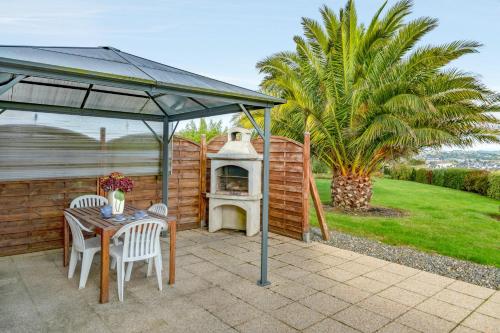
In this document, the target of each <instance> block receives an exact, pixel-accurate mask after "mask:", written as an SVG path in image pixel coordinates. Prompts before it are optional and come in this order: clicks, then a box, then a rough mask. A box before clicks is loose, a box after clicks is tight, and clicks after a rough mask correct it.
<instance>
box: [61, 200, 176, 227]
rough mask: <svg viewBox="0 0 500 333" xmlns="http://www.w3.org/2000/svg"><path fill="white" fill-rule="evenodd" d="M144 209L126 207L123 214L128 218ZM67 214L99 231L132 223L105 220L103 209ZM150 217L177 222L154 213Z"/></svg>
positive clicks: (76, 209) (72, 210)
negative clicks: (102, 214)
mask: <svg viewBox="0 0 500 333" xmlns="http://www.w3.org/2000/svg"><path fill="white" fill-rule="evenodd" d="M139 210H142V209H138V208H135V207H133V206H130V205H125V209H124V210H123V214H124V215H126V216H133V215H134V212H136V211H139ZM65 211H66V212H68V213H70V214H71V215H73V216H74V217H76V218H77V219H78V220H79V221H80V222H81V223H82V224H83V225H85V226H87V227H89V226H91V227H95V228H97V229H99V230H115V231H116V230H118V229H120V228H121V227H123V226H124V225H126V224H128V223H131V222H132V221H127V222H122V223H120V222H115V221H113V220H112V219H111V218H110V219H104V218H102V216H101V207H85V208H66V209H65ZM147 213H148V215H149V216H151V217H153V218H156V219H159V220H162V221H165V222H167V223H168V222H170V221H175V218H174V217H173V216H168V217H165V216H161V215H158V214H155V213H152V212H147Z"/></svg>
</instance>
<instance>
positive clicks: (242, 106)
mask: <svg viewBox="0 0 500 333" xmlns="http://www.w3.org/2000/svg"><path fill="white" fill-rule="evenodd" d="M238 105H239V106H240V109H241V111H243V113H244V114H246V116H247V118H248V120H250V122H251V123H252V125H253V127H254V128H255V130H256V131H257V133H259V135H260V137H261V138H262V139H264V132H262V129H261V128H260V126H259V125H258V124H257V122H256V121H255V118H254V117H253V116H252V114H251V113H250V112H249V111H248V110H247V108H246V107H245V106H244V105H243V104H238Z"/></svg>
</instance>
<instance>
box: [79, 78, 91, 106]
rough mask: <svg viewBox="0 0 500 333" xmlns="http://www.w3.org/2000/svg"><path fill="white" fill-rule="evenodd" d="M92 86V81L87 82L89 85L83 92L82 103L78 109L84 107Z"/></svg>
mask: <svg viewBox="0 0 500 333" xmlns="http://www.w3.org/2000/svg"><path fill="white" fill-rule="evenodd" d="M93 87H94V84H93V83H91V84H89V87H88V88H87V91H86V92H85V96H84V97H83V101H82V104H81V105H80V109H83V108H84V107H85V103H87V98H89V95H90V92H91V91H92V88H93Z"/></svg>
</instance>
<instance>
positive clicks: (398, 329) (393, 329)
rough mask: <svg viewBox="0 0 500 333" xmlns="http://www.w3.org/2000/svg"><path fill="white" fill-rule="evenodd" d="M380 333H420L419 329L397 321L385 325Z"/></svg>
mask: <svg viewBox="0 0 500 333" xmlns="http://www.w3.org/2000/svg"><path fill="white" fill-rule="evenodd" d="M377 332H378V333H418V331H416V330H414V329H413V328H411V327H408V326H405V325H402V324H400V323H396V322H395V321H393V322H391V323H389V324H387V325H385V326H384V327H382V328H381V329H380V330H378V331H377Z"/></svg>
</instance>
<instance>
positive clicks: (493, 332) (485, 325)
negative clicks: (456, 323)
mask: <svg viewBox="0 0 500 333" xmlns="http://www.w3.org/2000/svg"><path fill="white" fill-rule="evenodd" d="M462 325H464V326H467V327H470V328H473V329H476V330H478V331H482V332H488V333H498V332H500V319H497V318H493V317H490V316H486V315H483V314H480V313H477V312H475V313H473V314H471V315H470V316H469V317H467V318H466V319H465V320H464V321H463V322H462Z"/></svg>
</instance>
